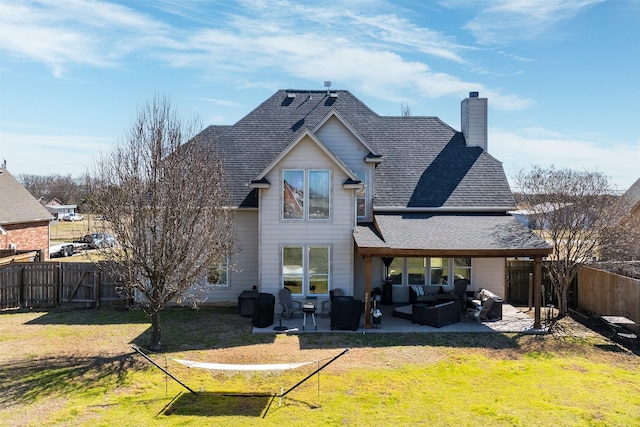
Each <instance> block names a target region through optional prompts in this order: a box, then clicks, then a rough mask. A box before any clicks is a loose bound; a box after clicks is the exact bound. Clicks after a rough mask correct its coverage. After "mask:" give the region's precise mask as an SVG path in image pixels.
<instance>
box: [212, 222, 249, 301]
mask: <svg viewBox="0 0 640 427" xmlns="http://www.w3.org/2000/svg"><path fill="white" fill-rule="evenodd" d="M234 231H235V233H236V237H237V239H238V246H237V251H238V252H237V254H236V255H234V256H232V257H231V258H230V264H231V265H230V267H231V268H230V269H229V277H228V281H229V286H228V287H209V288H208V292H207V294H206V295H207V302H209V303H210V302H236V303H237V302H238V295H240V293H241V292H242V291H248V290H251V289H252V287H253V286H258V282H259V280H258V211H257V210H241V211H237V212H236V213H235V214H234Z"/></svg>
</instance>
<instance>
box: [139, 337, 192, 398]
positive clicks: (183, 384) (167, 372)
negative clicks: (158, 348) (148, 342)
mask: <svg viewBox="0 0 640 427" xmlns="http://www.w3.org/2000/svg"><path fill="white" fill-rule="evenodd" d="M131 348H132V349H134V350H135V351H136V352H138V354H140V356H142V357H144V358H145V359H147V361H148V362H150V363H151V364H152V365H153V366H155V367H156V368H158V369H160V370H161V371H162V372H164V373H165V374H167V375H168V376H169V377H171V379H172V380H174V381H175V382H177V383H178V384H180V385H181V386H182V387H184V388H186V389H187V390H189V391H190V392H191V393H193V394H196V395H197V394H198V393H196V392H195V391H193V390H191V389H190V388H189V386H188V385H186V384H185V383H183V382H182V381H180V380H179V379H177V378H176V377H174V376H173V374H171V372H169V371H168V370H166V369H164V368H163V367H162V366H160V365H158V364H157V363H156V362H154V361H153V360H152V359H151V358H150V357H149V356H147V355H146V354H144V353H143V352H142V350H140V347H138V346H137V345H132V346H131Z"/></svg>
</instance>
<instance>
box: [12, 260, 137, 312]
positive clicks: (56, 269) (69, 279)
mask: <svg viewBox="0 0 640 427" xmlns="http://www.w3.org/2000/svg"><path fill="white" fill-rule="evenodd" d="M119 285H120V284H119V283H118V282H117V281H116V280H114V279H113V278H111V277H110V276H108V275H107V274H105V273H104V272H102V271H101V270H100V269H99V268H98V267H97V266H96V265H94V264H91V263H86V262H83V263H53V262H35V263H34V262H30V263H15V264H10V265H8V266H4V267H0V310H6V309H15V308H51V307H89V308H93V307H100V306H101V305H126V304H127V303H128V301H129V300H128V299H127V298H125V297H123V296H121V295H120V293H119V292H118V290H119Z"/></svg>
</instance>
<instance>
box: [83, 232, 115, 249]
mask: <svg viewBox="0 0 640 427" xmlns="http://www.w3.org/2000/svg"><path fill="white" fill-rule="evenodd" d="M82 241H83V242H84V243H86V244H87V245H88V246H89V247H90V248H92V249H101V248H111V247H113V246H115V245H116V238H115V237H113V236H112V235H111V234H109V233H91V234H87V235H85V236H84V237H83V238H82Z"/></svg>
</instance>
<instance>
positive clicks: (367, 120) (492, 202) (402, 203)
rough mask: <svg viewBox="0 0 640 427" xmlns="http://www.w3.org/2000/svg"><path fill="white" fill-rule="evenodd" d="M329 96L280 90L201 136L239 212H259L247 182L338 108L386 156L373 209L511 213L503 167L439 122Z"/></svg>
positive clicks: (339, 93) (348, 97) (345, 94)
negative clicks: (219, 163) (214, 153)
mask: <svg viewBox="0 0 640 427" xmlns="http://www.w3.org/2000/svg"><path fill="white" fill-rule="evenodd" d="M333 92H334V93H336V94H337V97H330V96H328V95H327V93H326V91H307V90H279V91H278V92H276V93H275V94H274V95H272V96H271V97H269V98H268V99H267V100H265V101H264V102H263V103H262V104H260V105H259V106H258V107H256V108H255V109H254V110H253V111H251V112H250V113H249V114H247V115H246V116H245V117H243V118H242V119H241V120H239V121H238V122H237V123H235V124H234V125H232V126H209V127H208V128H206V129H205V130H203V132H202V133H201V134H200V135H199V136H200V137H201V138H202V140H203V141H204V143H205V144H206V143H207V142H211V141H215V144H214V145H213V146H215V147H216V149H217V150H218V153H219V155H220V156H222V158H223V159H224V161H225V166H226V169H227V171H228V172H229V175H230V180H231V182H230V186H231V189H232V198H233V202H234V203H235V205H236V206H239V207H257V197H256V190H252V189H250V188H249V187H248V184H249V183H250V182H251V180H253V179H254V178H255V177H256V176H257V175H258V174H259V173H260V172H261V171H262V170H263V169H264V168H265V167H266V166H267V165H268V164H269V163H270V162H271V161H272V160H273V159H274V158H275V157H276V156H278V154H279V153H280V152H281V151H282V150H284V148H285V147H286V146H287V145H288V144H289V143H290V142H291V141H292V140H293V139H294V138H295V137H296V136H297V135H298V134H300V133H301V132H303V131H304V130H305V129H307V128H309V129H312V128H313V127H314V126H315V125H317V124H318V123H319V122H320V120H322V119H323V118H324V117H325V116H326V115H327V114H329V113H330V112H331V110H332V109H335V110H336V111H337V112H338V113H339V114H340V115H341V116H342V117H343V118H344V119H345V120H346V121H347V122H348V123H349V124H350V125H351V126H352V127H353V128H354V130H355V131H356V132H357V133H358V134H359V135H360V136H361V137H362V138H363V139H364V140H365V141H366V143H367V144H369V146H370V147H371V148H372V150H373V151H374V154H379V155H382V156H383V161H382V163H380V164H379V165H378V167H377V168H376V173H375V178H374V179H375V191H376V195H375V199H374V206H375V207H378V208H380V207H390V208H391V207H394V208H397V207H412V208H416V207H429V208H437V207H447V208H457V207H460V208H473V207H478V208H479V207H493V208H495V207H499V208H503V207H504V208H508V209H513V208H515V202H514V200H513V196H512V194H511V189H510V188H509V184H508V182H507V179H506V176H505V174H504V170H503V168H502V164H501V163H500V162H499V161H498V160H496V159H495V158H494V157H492V156H491V155H489V154H488V153H487V152H485V151H483V150H482V149H481V148H478V147H467V146H466V144H465V141H464V137H463V136H462V134H461V133H460V132H457V131H456V130H455V129H453V128H451V127H450V126H448V125H447V124H445V123H444V122H442V121H441V120H440V119H439V118H437V117H411V116H410V117H389V116H380V115H378V114H376V113H375V112H373V111H372V110H371V109H369V108H368V107H367V106H366V105H364V104H363V103H362V102H361V101H360V100H359V99H358V98H356V97H355V96H353V95H352V94H351V93H350V92H349V91H342V90H341V91H333Z"/></svg>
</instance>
